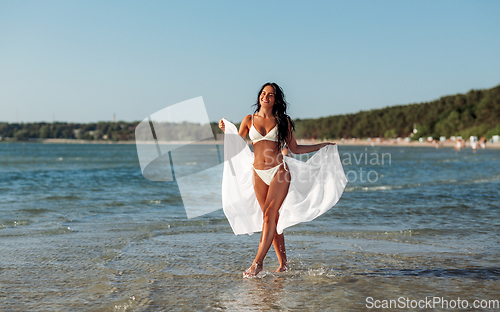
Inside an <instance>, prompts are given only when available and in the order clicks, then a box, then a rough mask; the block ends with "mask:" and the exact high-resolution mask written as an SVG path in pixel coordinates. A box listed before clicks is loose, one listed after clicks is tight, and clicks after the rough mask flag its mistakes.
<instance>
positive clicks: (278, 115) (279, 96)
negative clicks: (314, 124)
mask: <svg viewBox="0 0 500 312" xmlns="http://www.w3.org/2000/svg"><path fill="white" fill-rule="evenodd" d="M267 86H272V87H273V88H274V93H275V95H274V106H273V115H274V118H275V119H276V125H277V126H278V133H277V139H278V142H276V144H277V147H278V150H281V149H282V148H283V147H284V146H285V144H286V141H287V139H288V138H290V137H291V136H292V132H293V130H295V124H294V123H293V120H292V118H290V116H288V114H287V113H286V110H287V108H288V105H289V104H288V103H287V102H286V100H285V93H284V92H283V89H281V87H280V86H278V85H277V84H276V83H274V82H267V83H265V84H264V85H263V86H262V88H260V91H259V93H258V95H257V103H255V104H254V105H253V106H256V108H255V112H254V114H255V113H258V112H259V110H260V94H261V93H262V90H264V88H265V87H267Z"/></svg>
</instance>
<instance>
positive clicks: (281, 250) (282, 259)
mask: <svg viewBox="0 0 500 312" xmlns="http://www.w3.org/2000/svg"><path fill="white" fill-rule="evenodd" d="M276 224H277V222H276ZM273 246H274V250H275V251H276V256H277V257H278V261H279V263H280V266H279V267H278V268H277V269H276V270H275V271H274V272H283V271H286V270H287V269H288V265H287V263H286V250H285V235H284V234H278V233H275V234H274V240H273Z"/></svg>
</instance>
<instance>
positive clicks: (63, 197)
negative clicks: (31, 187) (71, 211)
mask: <svg viewBox="0 0 500 312" xmlns="http://www.w3.org/2000/svg"><path fill="white" fill-rule="evenodd" d="M44 199H45V200H75V199H80V197H79V196H75V195H67V196H59V195H50V196H47V197H45V198H44Z"/></svg>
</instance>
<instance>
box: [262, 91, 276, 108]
mask: <svg viewBox="0 0 500 312" xmlns="http://www.w3.org/2000/svg"><path fill="white" fill-rule="evenodd" d="M274 96H275V93H274V87H273V86H265V87H264V89H262V92H261V93H260V96H259V103H260V106H261V107H265V108H272V107H273V105H274V100H275V99H274Z"/></svg>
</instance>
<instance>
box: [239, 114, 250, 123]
mask: <svg viewBox="0 0 500 312" xmlns="http://www.w3.org/2000/svg"><path fill="white" fill-rule="evenodd" d="M251 122H252V115H246V116H245V117H243V120H242V121H241V124H242V125H243V124H250V123H251Z"/></svg>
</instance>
